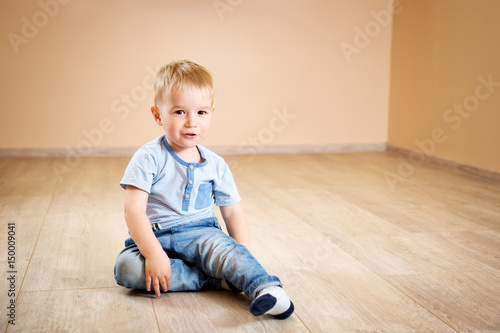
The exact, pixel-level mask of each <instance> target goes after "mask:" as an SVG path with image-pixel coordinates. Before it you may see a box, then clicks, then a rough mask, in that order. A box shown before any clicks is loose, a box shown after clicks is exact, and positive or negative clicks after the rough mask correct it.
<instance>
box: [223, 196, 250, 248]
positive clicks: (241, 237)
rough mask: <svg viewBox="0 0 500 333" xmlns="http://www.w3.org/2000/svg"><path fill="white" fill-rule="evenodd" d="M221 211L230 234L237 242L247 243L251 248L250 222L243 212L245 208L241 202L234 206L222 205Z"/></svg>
mask: <svg viewBox="0 0 500 333" xmlns="http://www.w3.org/2000/svg"><path fill="white" fill-rule="evenodd" d="M220 212H221V214H222V218H223V219H224V222H225V223H226V227H227V232H228V233H229V236H231V237H233V238H234V239H235V240H236V243H238V244H241V245H245V246H246V248H247V249H248V250H250V234H249V232H248V224H247V220H246V217H245V213H244V212H243V208H242V207H241V205H240V204H239V203H237V204H236V205H232V206H221V207H220Z"/></svg>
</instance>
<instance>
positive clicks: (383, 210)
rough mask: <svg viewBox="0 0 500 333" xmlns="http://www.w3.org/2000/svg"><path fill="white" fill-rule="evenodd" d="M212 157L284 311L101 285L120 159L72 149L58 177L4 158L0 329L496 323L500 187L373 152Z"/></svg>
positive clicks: (239, 298)
mask: <svg viewBox="0 0 500 333" xmlns="http://www.w3.org/2000/svg"><path fill="white" fill-rule="evenodd" d="M226 160H227V161H228V163H229V165H230V166H231V168H232V170H233V175H234V177H235V180H236V183H237V185H238V189H239V192H240V194H241V196H242V198H243V201H242V205H243V207H244V208H245V211H246V213H247V219H248V221H249V224H250V233H251V239H252V245H251V248H252V252H253V253H254V255H255V256H256V257H257V258H258V259H259V261H260V262H261V263H262V265H263V266H264V267H265V268H266V269H267V270H268V271H269V273H270V274H273V275H277V276H279V277H280V279H281V280H282V282H283V284H284V286H285V288H286V290H287V293H288V294H289V295H290V297H291V298H292V300H293V301H294V303H295V306H296V311H295V313H294V315H293V316H292V317H291V318H289V319H288V320H286V321H277V320H273V319H272V318H269V317H262V318H255V317H253V316H252V315H251V314H250V313H249V312H248V306H249V304H250V300H248V299H247V298H246V297H245V296H243V295H241V294H233V293H230V292H225V291H203V292H192V293H167V294H165V295H162V297H160V298H159V299H156V298H154V297H153V296H152V295H151V294H147V293H142V292H134V291H129V290H126V289H124V288H121V287H119V286H116V284H115V282H114V279H113V274H112V271H113V266H114V261H115V258H116V255H117V254H118V252H119V251H120V250H121V249H122V247H123V241H124V239H125V238H126V237H128V234H127V230H126V225H125V222H124V220H123V212H122V210H123V190H121V189H120V187H119V185H118V182H119V181H120V179H121V177H122V175H123V171H124V169H125V167H126V165H127V163H128V161H129V158H122V157H109V158H105V157H99V158H84V159H82V160H81V161H80V162H79V163H77V164H75V165H73V166H72V167H71V168H70V169H67V170H66V172H64V173H63V174H60V173H59V174H58V173H57V172H56V171H55V169H54V163H56V162H58V163H62V162H64V159H58V158H40V159H36V158H33V159H26V158H8V159H0V185H1V186H0V209H1V212H2V215H1V216H0V227H1V228H2V230H1V231H0V235H1V237H2V238H4V237H6V225H7V223H8V222H9V221H13V220H15V221H16V225H17V229H18V236H19V240H18V243H17V246H18V249H19V251H18V262H19V266H18V268H19V280H18V281H19V285H18V291H19V288H20V292H19V293H18V294H19V296H18V299H17V304H18V308H17V311H18V312H17V315H18V317H17V325H16V326H12V325H7V322H6V317H5V316H2V317H0V331H1V332H13V331H20V332H40V331H41V332H106V331H111V332H113V331H117V332H118V331H119V332H128V331H130V332H132V331H140V330H142V331H144V332H220V331H223V332H267V331H278V332H280V331H283V332H285V331H286V332H457V331H458V332H498V331H500V316H499V315H498V313H500V264H499V263H500V184H499V183H495V182H492V181H486V180H482V179H479V178H475V177H471V176H467V175H466V174H464V173H461V172H452V171H450V170H447V169H443V168H441V167H439V166H436V165H428V164H419V165H414V169H413V170H412V172H411V173H401V172H400V171H401V165H402V163H403V162H402V159H401V158H400V157H398V156H397V155H395V154H393V153H384V152H380V153H341V154H302V155H257V156H245V155H240V156H227V157H226ZM56 165H57V164H56ZM388 175H391V177H396V176H398V177H400V178H396V179H397V181H396V183H394V182H392V183H391V181H388V178H387V177H388ZM216 214H217V216H219V217H220V214H219V212H218V211H217V212H216ZM2 244H4V243H3V242H2ZM5 253H6V248H5V247H3V248H1V249H0V255H2V257H1V258H0V265H2V267H6V266H5V265H6V260H5V256H4V254H5ZM5 282H6V281H3V282H2V283H1V284H0V286H1V287H2V288H3V289H4V290H5V288H6V287H7V284H6V283H5ZM1 299H2V304H1V305H2V306H4V304H6V303H5V302H6V301H7V298H6V297H5V293H3V294H2V298H1Z"/></svg>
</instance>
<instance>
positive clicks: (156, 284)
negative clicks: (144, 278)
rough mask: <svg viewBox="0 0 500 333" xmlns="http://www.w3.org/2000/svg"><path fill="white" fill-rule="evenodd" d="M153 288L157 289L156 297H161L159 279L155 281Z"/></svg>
mask: <svg viewBox="0 0 500 333" xmlns="http://www.w3.org/2000/svg"><path fill="white" fill-rule="evenodd" d="M153 287H154V288H155V294H156V297H160V296H161V292H160V283H159V281H158V279H154V281H153Z"/></svg>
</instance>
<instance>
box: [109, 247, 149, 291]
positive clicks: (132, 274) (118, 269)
mask: <svg viewBox="0 0 500 333" xmlns="http://www.w3.org/2000/svg"><path fill="white" fill-rule="evenodd" d="M115 280H116V283H118V284H119V285H120V286H124V287H126V288H132V289H145V288H146V277H145V275H144V263H143V261H142V260H141V259H140V258H139V257H137V256H130V255H126V254H120V255H119V256H118V258H117V259H116V264H115Z"/></svg>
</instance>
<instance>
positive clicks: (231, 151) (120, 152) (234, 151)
mask: <svg viewBox="0 0 500 333" xmlns="http://www.w3.org/2000/svg"><path fill="white" fill-rule="evenodd" d="M137 148H138V147H135V148H131V147H126V148H104V147H93V148H92V149H91V150H90V151H85V152H79V151H77V150H76V149H66V148H26V149H0V157H66V156H70V155H77V156H81V157H93V156H132V155H133V154H134V153H135V151H136V150H137ZM207 148H209V149H210V150H212V151H214V152H215V153H217V154H219V155H251V154H325V153H347V152H376V151H385V150H386V144H385V143H367V144H334V145H324V146H314V145H309V146H266V145H262V146H258V147H255V146H238V147H236V146H227V147H222V146H213V147H212V146H207Z"/></svg>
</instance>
